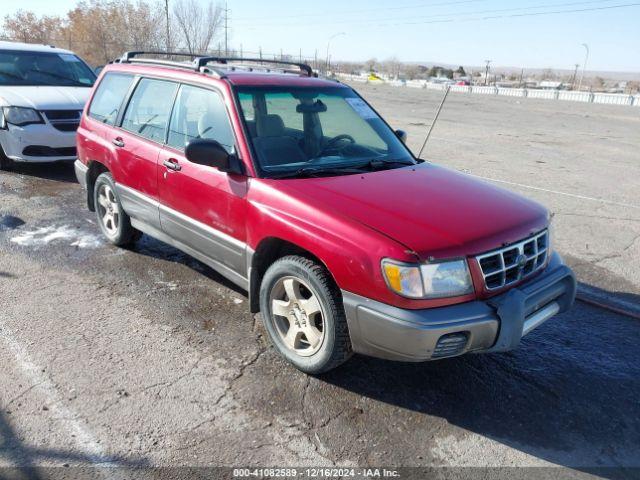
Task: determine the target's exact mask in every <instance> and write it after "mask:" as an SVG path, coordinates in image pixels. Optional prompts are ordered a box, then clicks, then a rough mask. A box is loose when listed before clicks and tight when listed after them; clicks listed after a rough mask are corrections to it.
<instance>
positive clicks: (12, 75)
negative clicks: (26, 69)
mask: <svg viewBox="0 0 640 480" xmlns="http://www.w3.org/2000/svg"><path fill="white" fill-rule="evenodd" d="M0 75H4V76H5V77H9V78H15V79H16V80H23V81H24V80H25V78H24V77H21V76H20V75H16V74H15V73H11V72H3V71H2V70H0Z"/></svg>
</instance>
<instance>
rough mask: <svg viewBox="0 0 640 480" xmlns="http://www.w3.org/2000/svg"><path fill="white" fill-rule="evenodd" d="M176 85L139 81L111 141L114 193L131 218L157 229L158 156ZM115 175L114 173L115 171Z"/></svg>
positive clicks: (145, 79)
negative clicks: (115, 164)
mask: <svg viewBox="0 0 640 480" xmlns="http://www.w3.org/2000/svg"><path fill="white" fill-rule="evenodd" d="M177 90H178V84H177V83H175V82H171V81H166V80H157V79H153V78H141V79H140V80H139V81H138V83H137V85H136V86H135V90H134V91H133V94H132V95H131V98H130V100H129V103H128V105H127V108H126V110H125V112H124V115H123V117H122V121H121V124H120V128H119V129H116V130H114V131H113V138H111V139H110V140H111V142H112V143H113V145H114V146H115V148H116V150H117V157H118V161H117V168H118V169H119V171H118V172H117V175H116V178H117V179H118V184H117V190H118V195H119V197H120V200H121V202H122V206H123V207H124V210H125V211H126V212H127V213H128V214H129V215H130V216H131V217H132V218H133V219H134V220H138V221H141V222H143V223H145V224H147V225H150V226H152V227H154V228H157V229H159V228H160V217H159V210H158V204H159V200H160V199H159V192H158V167H157V163H158V156H159V154H160V151H161V150H162V145H163V143H164V141H165V137H166V134H167V127H168V124H169V117H170V115H171V108H172V106H173V101H174V99H175V95H176V92H177ZM114 175H115V172H114Z"/></svg>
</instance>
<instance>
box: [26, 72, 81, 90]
mask: <svg viewBox="0 0 640 480" xmlns="http://www.w3.org/2000/svg"><path fill="white" fill-rule="evenodd" d="M29 71H30V72H35V73H44V74H45V75H49V76H50V77H53V78H59V79H60V80H66V81H68V82H73V83H74V85H58V86H64V87H74V86H76V87H88V86H89V85H86V84H84V83H82V82H79V81H78V80H76V79H75V78H71V77H65V76H64V75H58V74H57V73H53V72H45V71H44V70H36V69H35V68H32V69H30V70H29Z"/></svg>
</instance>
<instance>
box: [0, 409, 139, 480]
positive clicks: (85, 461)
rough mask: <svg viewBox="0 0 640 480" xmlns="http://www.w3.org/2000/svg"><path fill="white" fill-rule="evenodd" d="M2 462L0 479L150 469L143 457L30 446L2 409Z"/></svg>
mask: <svg viewBox="0 0 640 480" xmlns="http://www.w3.org/2000/svg"><path fill="white" fill-rule="evenodd" d="M0 465H2V467H1V468H0V478H11V479H16V480H19V479H29V480H40V479H48V478H97V477H98V478H99V475H98V474H99V472H98V471H97V470H98V469H100V468H109V470H110V471H118V470H123V471H125V470H128V469H132V470H135V469H144V468H145V467H147V468H148V467H149V465H150V463H149V462H148V461H147V460H146V459H144V458H135V459H131V458H124V457H108V458H97V457H95V456H94V455H91V454H88V453H81V452H74V451H70V450H63V449H56V448H42V447H36V446H30V445H28V444H27V443H26V442H25V441H23V439H22V438H21V437H20V436H19V435H18V433H17V432H16V431H15V429H14V428H13V426H12V425H11V422H10V421H9V419H8V418H7V417H6V416H5V414H4V412H0ZM45 465H46V466H45Z"/></svg>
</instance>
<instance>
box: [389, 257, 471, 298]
mask: <svg viewBox="0 0 640 480" xmlns="http://www.w3.org/2000/svg"><path fill="white" fill-rule="evenodd" d="M382 272H383V275H384V278H385V280H386V281H387V285H388V286H389V288H390V289H391V290H393V291H394V292H396V293H397V294H399V295H402V296H404V297H409V298H444V297H456V296H459V295H466V294H468V293H471V292H473V283H472V281H471V274H470V273H469V267H468V265H467V262H466V260H453V261H447V262H440V263H426V264H421V265H417V264H408V263H402V262H396V261H394V260H389V259H385V260H383V261H382Z"/></svg>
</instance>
